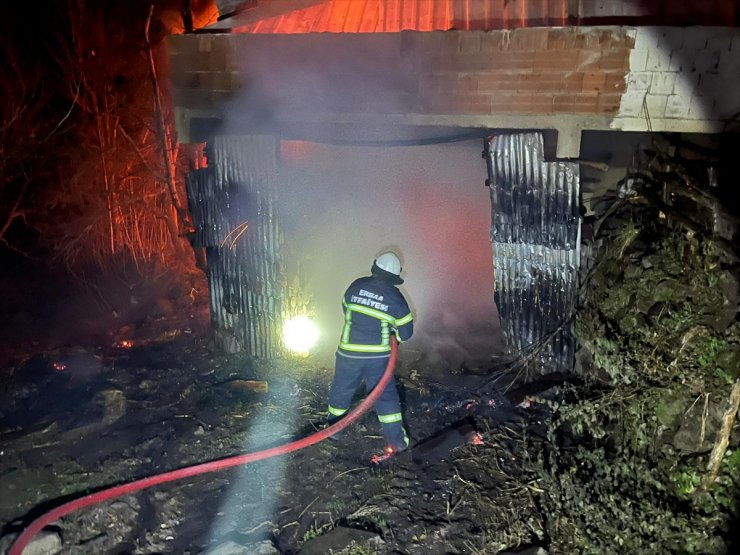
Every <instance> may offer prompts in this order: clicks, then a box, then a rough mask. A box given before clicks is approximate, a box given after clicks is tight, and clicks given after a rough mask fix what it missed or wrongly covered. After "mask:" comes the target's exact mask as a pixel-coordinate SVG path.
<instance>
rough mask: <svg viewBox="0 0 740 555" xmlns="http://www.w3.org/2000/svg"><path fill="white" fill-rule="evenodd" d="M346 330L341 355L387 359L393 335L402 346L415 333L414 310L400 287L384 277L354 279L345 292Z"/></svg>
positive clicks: (341, 342) (343, 305)
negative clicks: (385, 357)
mask: <svg viewBox="0 0 740 555" xmlns="http://www.w3.org/2000/svg"><path fill="white" fill-rule="evenodd" d="M342 309H343V310H344V328H343V329H342V338H341V340H340V342H339V354H341V355H344V356H350V357H353V356H357V357H362V358H365V357H372V356H376V357H377V356H388V353H390V350H391V344H390V334H391V333H395V334H396V338H397V339H398V342H399V343H402V342H404V341H407V340H408V339H409V338H410V337H411V335H412V334H413V333H414V322H413V316H412V315H411V310H410V309H409V305H408V303H407V302H406V299H405V298H404V297H403V295H402V294H401V292H400V291H399V290H398V288H397V287H396V286H395V285H393V284H391V283H389V282H388V281H386V280H384V279H383V278H382V277H378V276H369V277H364V278H360V279H358V280H355V281H354V282H353V283H352V284H351V285H350V286H349V287H348V288H347V291H346V292H345V293H344V298H343V299H342Z"/></svg>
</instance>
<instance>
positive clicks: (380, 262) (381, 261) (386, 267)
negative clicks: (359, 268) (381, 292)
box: [373, 252, 403, 284]
mask: <svg viewBox="0 0 740 555" xmlns="http://www.w3.org/2000/svg"><path fill="white" fill-rule="evenodd" d="M373 267H374V268H375V267H377V268H380V269H381V270H383V271H384V272H388V273H389V274H393V275H394V276H396V278H397V279H396V280H394V281H395V283H397V284H401V283H403V280H402V279H401V277H400V276H401V261H400V260H399V259H398V257H397V256H396V255H395V253H392V252H384V253H383V254H381V255H380V256H379V257H378V258H376V259H375V262H374V264H373Z"/></svg>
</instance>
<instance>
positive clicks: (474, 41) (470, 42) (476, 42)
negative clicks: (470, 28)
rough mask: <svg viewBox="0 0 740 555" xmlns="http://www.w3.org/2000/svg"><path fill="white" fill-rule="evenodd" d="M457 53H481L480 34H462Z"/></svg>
mask: <svg viewBox="0 0 740 555" xmlns="http://www.w3.org/2000/svg"><path fill="white" fill-rule="evenodd" d="M457 51H458V52H464V53H467V52H473V53H478V52H480V51H481V33H479V32H469V33H462V34H461V35H460V39H459V42H458V48H457Z"/></svg>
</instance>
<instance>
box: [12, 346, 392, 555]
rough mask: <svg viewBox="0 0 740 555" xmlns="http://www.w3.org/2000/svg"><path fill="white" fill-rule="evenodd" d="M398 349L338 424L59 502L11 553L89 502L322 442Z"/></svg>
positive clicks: (366, 404)
mask: <svg viewBox="0 0 740 555" xmlns="http://www.w3.org/2000/svg"><path fill="white" fill-rule="evenodd" d="M397 352H398V347H397V344H396V339H395V337H392V336H391V356H390V358H389V359H388V366H386V369H385V373H384V374H383V377H382V378H381V379H380V381H379V382H378V385H377V386H375V389H373V391H372V392H371V393H370V395H368V396H367V397H366V398H365V399H364V400H363V401H362V402H361V403H360V404H359V405H357V407H356V408H355V409H353V410H352V411H350V412H349V413H347V416H345V417H344V418H342V419H341V420H340V421H339V422H337V423H336V424H333V425H331V426H329V427H328V428H324V429H323V430H320V431H318V432H316V433H315V434H311V435H310V436H308V437H305V438H303V439H299V440H296V441H292V442H290V443H286V444H285V445H278V446H277V447H271V448H270V449H264V450H262V451H256V452H255V453H246V454H244V455H236V456H233V457H228V458H225V459H221V460H217V461H211V462H207V463H201V464H196V465H194V466H186V467H185V468H180V469H178V470H171V471H170V472H165V473H164V474H157V475H156V476H149V477H148V478H142V479H140V480H135V481H133V482H129V483H127V484H121V485H119V486H114V487H112V488H108V489H104V490H102V491H98V492H95V493H91V494H89V495H86V496H84V497H80V498H79V499H74V500H72V501H69V502H67V503H65V504H64V505H60V506H59V507H57V508H56V509H52V510H51V511H49V512H48V513H45V514H43V515H41V516H40V517H38V518H37V519H36V520H34V521H33V522H31V524H29V525H28V526H27V527H26V528H25V529H24V530H23V532H22V533H21V535H20V536H18V539H16V541H15V543H14V544H13V547H11V548H10V551H9V552H8V555H22V553H23V550H24V549H25V548H26V546H27V545H28V544H29V543H30V541H31V540H32V539H33V538H34V536H35V535H36V534H38V533H39V532H40V531H41V530H42V529H43V528H44V526H46V525H47V524H51V523H52V522H55V521H56V520H59V519H60V518H61V517H63V516H66V515H68V514H69V513H71V512H73V511H76V510H78V509H83V508H85V507H89V506H90V505H95V504H97V503H101V502H103V501H107V500H108V499H113V498H115V497H120V496H121V495H126V494H128V493H133V492H135V491H140V490H143V489H145V488H150V487H152V486H156V485H158V484H165V483H167V482H174V481H175V480H179V479H181V478H187V477H189V476H197V475H198V474H206V473H207V472H215V471H216V470H223V469H224V468H231V467H232V466H239V465H242V464H248V463H251V462H255V461H261V460H264V459H269V458H271V457H277V456H278V455H285V454H287V453H292V452H293V451H298V450H300V449H304V448H306V447H309V446H310V445H313V444H315V443H318V442H319V441H323V440H324V439H326V438H327V437H329V436H331V435H334V434H335V433H337V432H338V431H340V430H343V429H344V428H346V427H347V426H349V425H350V424H352V423H353V422H354V421H355V420H357V419H358V418H359V417H360V416H362V415H363V414H364V413H365V412H367V410H368V409H369V408H370V407H371V406H372V405H373V403H375V401H376V400H377V399H378V397H380V394H381V393H382V392H383V390H384V389H385V386H386V385H388V382H389V381H390V379H391V377H392V376H393V369H394V367H395V365H396V355H397Z"/></svg>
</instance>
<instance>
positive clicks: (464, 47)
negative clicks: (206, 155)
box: [169, 27, 740, 157]
mask: <svg viewBox="0 0 740 555" xmlns="http://www.w3.org/2000/svg"><path fill="white" fill-rule="evenodd" d="M169 48H170V67H171V77H172V83H173V95H174V102H175V106H176V114H177V116H178V131H179V133H180V136H181V138H182V139H183V140H184V141H186V142H187V141H189V130H190V121H191V120H192V118H193V117H199V116H202V117H216V118H220V119H222V120H225V121H229V122H237V121H238V122H239V124H238V125H241V126H242V127H243V126H244V125H249V126H251V129H253V130H254V129H255V128H259V129H260V130H261V131H265V132H273V131H271V129H277V128H279V129H285V128H286V126H291V125H298V124H301V125H306V124H309V125H315V126H318V125H321V124H326V123H330V124H337V123H339V124H349V125H352V126H355V127H356V128H357V129H358V132H359V133H361V132H362V126H364V125H375V126H386V127H390V126H392V125H399V124H403V125H431V126H435V125H436V126H448V127H450V126H452V127H481V128H494V129H495V128H498V129H501V128H508V129H512V128H516V129H556V130H557V131H558V135H559V137H567V140H566V142H565V143H563V144H564V145H565V146H564V147H563V148H561V140H560V138H559V139H558V156H563V157H571V156H577V155H578V148H579V145H580V133H581V131H582V130H583V129H622V130H634V131H649V130H653V131H683V132H718V131H721V130H723V129H724V127H725V125H726V123H727V121H728V120H731V119H733V118H734V117H735V115H736V114H738V113H740V95H738V94H736V92H735V85H736V83H735V80H736V79H737V76H739V75H740V29H729V28H717V27H695V28H665V27H641V28H634V27H595V28H587V27H568V28H521V29H515V30H501V31H435V32H402V33H371V34H337V33H333V34H332V33H320V34H308V35H270V34H266V35H250V34H203V35H185V36H182V35H181V36H173V37H170V39H169ZM271 126H272V127H271Z"/></svg>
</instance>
